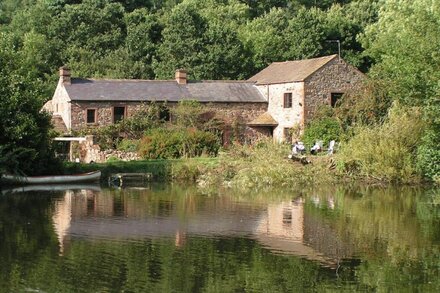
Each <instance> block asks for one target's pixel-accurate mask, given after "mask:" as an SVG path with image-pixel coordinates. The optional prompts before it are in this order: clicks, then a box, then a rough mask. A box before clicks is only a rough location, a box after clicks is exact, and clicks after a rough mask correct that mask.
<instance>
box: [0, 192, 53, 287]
mask: <svg viewBox="0 0 440 293" xmlns="http://www.w3.org/2000/svg"><path fill="white" fill-rule="evenodd" d="M52 196H53V194H43V193H33V194H31V193H24V194H12V195H7V196H6V195H4V196H0V288H3V289H5V290H6V291H9V290H7V288H9V286H14V285H16V284H18V282H20V280H21V279H26V278H28V277H29V275H28V273H29V271H28V268H26V267H25V266H28V265H29V266H31V264H32V263H33V261H34V259H36V258H41V257H42V256H44V257H46V258H50V257H52V256H56V255H57V254H58V241H57V238H56V235H55V234H54V232H53V228H52V224H51V221H50V220H49V219H50V213H49V212H48V211H49V210H50V207H51V205H52V202H53V197H52Z"/></svg>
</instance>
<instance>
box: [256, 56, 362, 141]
mask: <svg viewBox="0 0 440 293" xmlns="http://www.w3.org/2000/svg"><path fill="white" fill-rule="evenodd" d="M364 78H365V76H364V74H363V73H362V72H360V71H359V70H358V69H356V68H355V67H353V66H351V65H349V64H348V63H346V62H345V61H344V60H342V59H340V58H339V57H338V55H331V56H325V57H320V58H313V59H307V60H298V61H286V62H274V63H272V64H270V65H269V66H268V67H266V68H265V69H263V70H262V71H260V72H259V73H257V74H256V75H254V76H253V77H251V78H250V79H249V80H248V81H253V82H255V86H256V87H257V88H258V89H259V90H260V92H261V93H262V94H263V95H264V97H265V99H266V101H267V102H268V108H267V113H268V114H270V115H271V117H272V118H273V120H274V121H276V122H277V125H276V126H274V129H273V136H274V137H275V138H277V139H278V140H285V139H286V138H287V137H289V134H290V129H291V128H292V127H295V126H297V125H298V126H300V128H301V129H303V128H304V126H305V125H306V123H307V122H309V121H310V120H311V119H312V118H313V114H314V112H315V111H316V109H317V108H318V107H319V106H320V105H324V104H328V105H331V106H332V107H334V106H335V105H336V102H337V101H338V99H340V98H341V96H342V95H343V94H344V93H346V92H348V91H353V90H356V89H358V88H359V85H360V82H361V81H362V80H363V79H364Z"/></svg>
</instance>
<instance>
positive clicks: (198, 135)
mask: <svg viewBox="0 0 440 293" xmlns="http://www.w3.org/2000/svg"><path fill="white" fill-rule="evenodd" d="M219 147H220V144H219V140H218V138H217V136H215V135H214V134H212V133H210V132H206V131H201V130H197V129H193V128H175V129H166V128H156V129H152V130H150V131H149V132H148V133H147V134H146V135H145V136H144V137H143V138H142V140H141V142H140V145H139V154H140V155H141V156H142V157H143V158H145V159H170V158H181V157H187V158H188V157H196V156H201V155H202V154H205V155H209V156H215V155H217V152H218V149H219Z"/></svg>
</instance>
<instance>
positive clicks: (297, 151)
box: [291, 140, 335, 156]
mask: <svg viewBox="0 0 440 293" xmlns="http://www.w3.org/2000/svg"><path fill="white" fill-rule="evenodd" d="M334 147H335V141H334V140H332V141H330V143H329V147H328V150H327V152H328V154H329V155H331V154H333V151H334ZM321 151H322V141H316V142H315V144H314V145H313V146H312V147H311V148H310V154H312V155H316V154H318V153H319V152H321ZM305 153H306V147H305V146H304V143H303V142H302V141H295V143H294V144H293V145H292V154H291V155H292V156H295V155H303V154H305Z"/></svg>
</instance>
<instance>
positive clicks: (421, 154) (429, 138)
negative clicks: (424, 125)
mask: <svg viewBox="0 0 440 293" xmlns="http://www.w3.org/2000/svg"><path fill="white" fill-rule="evenodd" d="M439 146H440V129H429V130H428V131H426V133H425V135H424V136H423V138H422V144H421V145H420V147H419V149H418V150H417V164H418V166H419V168H420V170H421V172H422V174H423V176H425V178H427V179H429V180H433V181H436V182H438V183H440V148H439Z"/></svg>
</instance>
